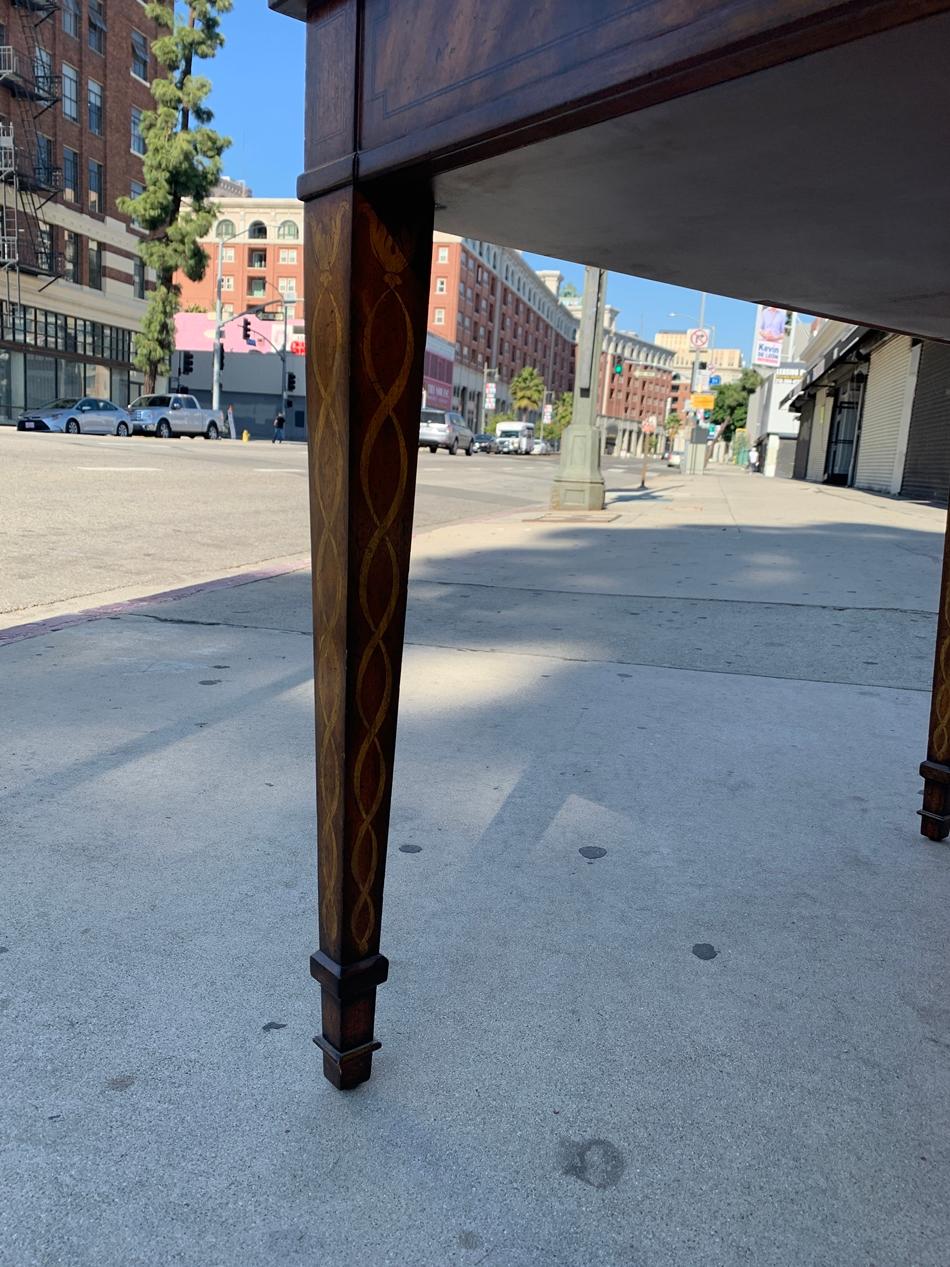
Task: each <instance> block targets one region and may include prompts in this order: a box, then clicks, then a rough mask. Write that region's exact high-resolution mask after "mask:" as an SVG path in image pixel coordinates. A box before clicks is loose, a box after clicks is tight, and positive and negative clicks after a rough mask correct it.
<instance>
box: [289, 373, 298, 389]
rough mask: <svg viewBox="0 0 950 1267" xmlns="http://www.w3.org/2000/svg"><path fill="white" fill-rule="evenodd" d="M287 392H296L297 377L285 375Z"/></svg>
mask: <svg viewBox="0 0 950 1267" xmlns="http://www.w3.org/2000/svg"><path fill="white" fill-rule="evenodd" d="M287 390H288V392H295V391H296V390H297V375H296V374H288V375H287Z"/></svg>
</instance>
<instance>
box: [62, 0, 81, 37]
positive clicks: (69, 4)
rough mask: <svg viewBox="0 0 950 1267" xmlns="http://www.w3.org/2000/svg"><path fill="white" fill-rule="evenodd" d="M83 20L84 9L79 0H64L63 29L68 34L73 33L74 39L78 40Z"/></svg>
mask: <svg viewBox="0 0 950 1267" xmlns="http://www.w3.org/2000/svg"><path fill="white" fill-rule="evenodd" d="M81 22H82V10H81V9H80V8H79V0H64V3H63V30H64V31H65V32H66V34H67V35H71V36H72V37H73V39H75V40H78V39H79V30H80V24H81Z"/></svg>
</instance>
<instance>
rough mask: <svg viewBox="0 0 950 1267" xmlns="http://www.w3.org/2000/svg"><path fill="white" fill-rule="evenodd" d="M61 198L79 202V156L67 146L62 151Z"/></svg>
mask: <svg viewBox="0 0 950 1267" xmlns="http://www.w3.org/2000/svg"><path fill="white" fill-rule="evenodd" d="M63 198H64V200H65V201H66V202H78V201H79V155H78V154H77V153H76V151H75V150H71V149H70V148H69V147H68V146H66V148H65V149H64V150H63Z"/></svg>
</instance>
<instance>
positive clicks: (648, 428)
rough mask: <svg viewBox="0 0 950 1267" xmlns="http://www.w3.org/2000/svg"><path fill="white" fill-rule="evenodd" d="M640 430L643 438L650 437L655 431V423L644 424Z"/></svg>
mask: <svg viewBox="0 0 950 1267" xmlns="http://www.w3.org/2000/svg"><path fill="white" fill-rule="evenodd" d="M640 430H641V431H642V432H643V434H644V435H645V436H652V435H653V433H654V431H656V423H655V422H645V423H644V424H643V426H642V427H641V428H640Z"/></svg>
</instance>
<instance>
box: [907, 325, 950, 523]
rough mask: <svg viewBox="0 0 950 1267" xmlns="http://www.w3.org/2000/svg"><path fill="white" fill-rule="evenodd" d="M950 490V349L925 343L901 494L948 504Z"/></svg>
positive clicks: (921, 357)
mask: <svg viewBox="0 0 950 1267" xmlns="http://www.w3.org/2000/svg"><path fill="white" fill-rule="evenodd" d="M948 489H950V347H948V346H947V344H945V343H925V344H924V345H923V347H922V348H921V351H920V366H919V367H918V370H917V390H916V392H915V393H914V406H913V409H912V411H911V415H910V436H909V437H908V441H907V459H906V461H905V463H904V481H903V483H902V484H901V495H902V496H904V497H919V498H922V499H924V500H927V501H940V502H945V501H946V500H947V493H948Z"/></svg>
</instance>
